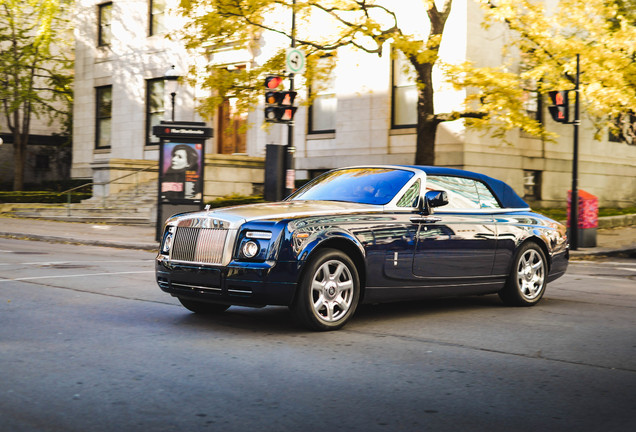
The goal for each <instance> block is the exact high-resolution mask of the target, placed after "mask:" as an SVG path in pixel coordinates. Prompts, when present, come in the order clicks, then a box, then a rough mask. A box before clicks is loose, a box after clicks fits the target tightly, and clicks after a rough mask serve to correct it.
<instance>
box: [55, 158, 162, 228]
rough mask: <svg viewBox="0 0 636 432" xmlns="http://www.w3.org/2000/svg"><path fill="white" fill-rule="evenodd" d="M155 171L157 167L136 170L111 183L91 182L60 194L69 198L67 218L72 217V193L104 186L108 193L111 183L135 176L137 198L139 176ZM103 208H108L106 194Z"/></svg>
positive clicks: (104, 194)
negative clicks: (108, 186)
mask: <svg viewBox="0 0 636 432" xmlns="http://www.w3.org/2000/svg"><path fill="white" fill-rule="evenodd" d="M153 169H156V167H154V166H149V167H146V168H140V169H135V172H132V173H128V174H126V175H123V176H121V177H117V178H116V179H113V180H110V181H107V182H90V183H86V184H83V185H80V186H75V187H74V188H71V189H68V190H65V191H62V192H59V193H58V195H63V194H66V196H67V198H66V209H67V210H66V215H67V216H71V207H72V206H71V204H72V203H71V192H73V191H76V190H78V189H82V188H85V187H88V186H104V192H106V189H105V188H106V186H107V185H109V184H111V183H114V182H116V181H119V180H122V179H125V178H127V177H130V176H135V182H134V184H135V196H137V195H138V193H139V176H138V175H139V173H141V172H145V171H150V170H153ZM102 208H106V193H103V194H102Z"/></svg>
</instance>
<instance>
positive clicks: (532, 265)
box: [517, 249, 545, 300]
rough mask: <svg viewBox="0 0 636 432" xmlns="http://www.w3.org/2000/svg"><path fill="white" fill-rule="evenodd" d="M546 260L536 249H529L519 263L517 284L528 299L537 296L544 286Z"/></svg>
mask: <svg viewBox="0 0 636 432" xmlns="http://www.w3.org/2000/svg"><path fill="white" fill-rule="evenodd" d="M544 279H545V262H544V261H543V258H542V256H541V255H540V254H539V253H538V252H537V251H536V250H535V249H528V250H526V251H525V252H524V254H523V255H522V256H521V258H520V259H519V264H518V265H517V284H518V286H519V290H520V291H521V295H522V296H523V297H524V298H526V299H527V300H533V299H535V298H537V297H538V296H539V295H540V294H541V291H542V290H543V287H544Z"/></svg>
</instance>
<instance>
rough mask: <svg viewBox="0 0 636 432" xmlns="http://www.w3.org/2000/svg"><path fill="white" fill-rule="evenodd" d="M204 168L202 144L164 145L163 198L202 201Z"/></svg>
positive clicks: (172, 143)
mask: <svg viewBox="0 0 636 432" xmlns="http://www.w3.org/2000/svg"><path fill="white" fill-rule="evenodd" d="M202 166H203V145H202V144H192V143H174V142H168V143H164V145H163V166H162V167H161V198H162V199H167V200H174V199H193V200H200V199H201V197H202V190H203V185H202V181H201V180H202V175H201V174H202Z"/></svg>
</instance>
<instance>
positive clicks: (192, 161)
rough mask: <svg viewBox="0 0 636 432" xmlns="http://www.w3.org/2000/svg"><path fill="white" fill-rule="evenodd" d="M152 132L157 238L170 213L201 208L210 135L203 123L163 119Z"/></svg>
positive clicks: (208, 129)
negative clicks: (156, 178)
mask: <svg viewBox="0 0 636 432" xmlns="http://www.w3.org/2000/svg"><path fill="white" fill-rule="evenodd" d="M152 133H153V134H154V135H155V136H157V137H159V138H160V142H159V151H160V153H159V195H158V202H157V240H158V239H159V238H160V236H161V230H162V228H163V224H164V222H165V221H166V219H168V218H169V217H170V216H172V215H174V214H177V213H184V212H189V211H198V210H201V209H202V208H203V185H204V181H203V180H204V178H203V174H204V171H205V140H206V139H207V138H210V137H212V128H208V127H206V126H205V123H202V122H166V121H162V122H161V123H160V124H159V125H157V126H154V127H153V128H152Z"/></svg>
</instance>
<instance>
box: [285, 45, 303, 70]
mask: <svg viewBox="0 0 636 432" xmlns="http://www.w3.org/2000/svg"><path fill="white" fill-rule="evenodd" d="M285 68H286V69H287V73H288V74H302V73H303V72H304V71H305V54H304V53H303V52H302V51H301V50H299V49H298V48H288V49H287V56H285Z"/></svg>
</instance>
